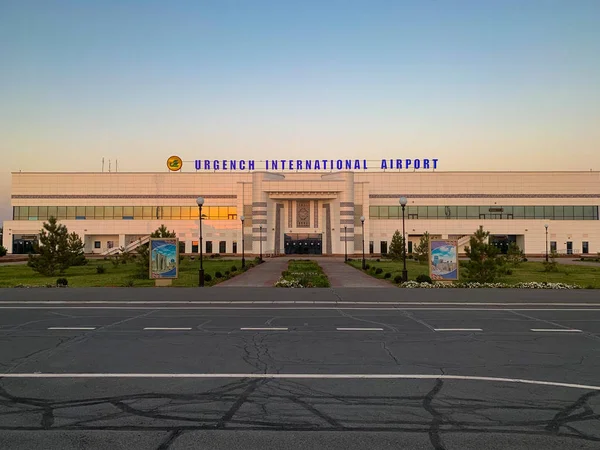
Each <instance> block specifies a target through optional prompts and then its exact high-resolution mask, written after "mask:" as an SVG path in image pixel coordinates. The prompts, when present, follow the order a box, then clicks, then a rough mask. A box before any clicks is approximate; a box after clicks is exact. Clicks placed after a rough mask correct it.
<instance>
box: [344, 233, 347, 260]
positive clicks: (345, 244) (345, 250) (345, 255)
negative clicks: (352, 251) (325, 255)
mask: <svg viewBox="0 0 600 450" xmlns="http://www.w3.org/2000/svg"><path fill="white" fill-rule="evenodd" d="M344 262H348V227H347V226H346V225H344Z"/></svg>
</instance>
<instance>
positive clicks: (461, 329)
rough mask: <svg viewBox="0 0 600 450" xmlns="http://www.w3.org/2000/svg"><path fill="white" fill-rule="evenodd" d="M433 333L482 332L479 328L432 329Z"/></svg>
mask: <svg viewBox="0 0 600 450" xmlns="http://www.w3.org/2000/svg"><path fill="white" fill-rule="evenodd" d="M433 331H483V330H482V329H481V328H434V329H433Z"/></svg>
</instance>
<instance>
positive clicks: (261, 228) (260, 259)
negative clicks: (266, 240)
mask: <svg viewBox="0 0 600 450" xmlns="http://www.w3.org/2000/svg"><path fill="white" fill-rule="evenodd" d="M262 230H263V227H262V225H261V226H260V258H259V261H260V262H262V260H263V259H262Z"/></svg>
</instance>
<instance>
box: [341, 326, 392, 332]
mask: <svg viewBox="0 0 600 450" xmlns="http://www.w3.org/2000/svg"><path fill="white" fill-rule="evenodd" d="M336 330H338V331H383V328H344V327H339V328H336Z"/></svg>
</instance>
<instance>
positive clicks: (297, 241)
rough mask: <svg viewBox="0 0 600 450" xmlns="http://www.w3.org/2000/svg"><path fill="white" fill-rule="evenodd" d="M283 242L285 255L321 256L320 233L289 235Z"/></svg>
mask: <svg viewBox="0 0 600 450" xmlns="http://www.w3.org/2000/svg"><path fill="white" fill-rule="evenodd" d="M284 240H285V254H286V255H322V254H323V235H322V234H320V233H289V234H286V235H285V236H284Z"/></svg>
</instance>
